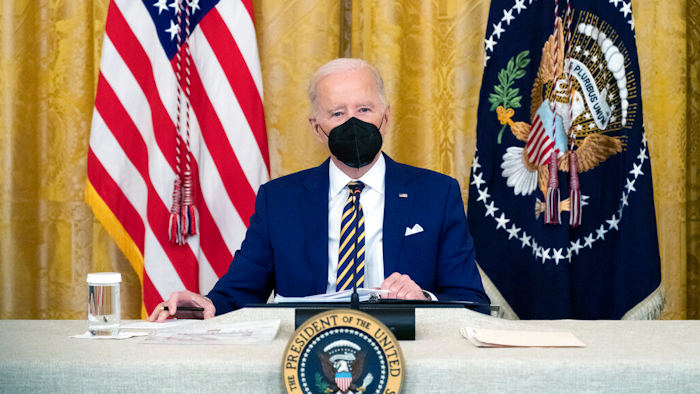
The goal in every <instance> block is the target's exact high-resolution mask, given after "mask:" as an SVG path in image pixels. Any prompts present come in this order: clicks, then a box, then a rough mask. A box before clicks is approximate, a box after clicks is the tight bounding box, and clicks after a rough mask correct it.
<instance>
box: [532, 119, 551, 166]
mask: <svg viewBox="0 0 700 394" xmlns="http://www.w3.org/2000/svg"><path fill="white" fill-rule="evenodd" d="M531 130H532V131H531V132H530V136H529V138H528V140H527V144H526V145H525V147H526V149H527V158H528V160H529V161H530V163H532V164H536V165H538V166H541V165H543V164H545V163H546V162H547V161H548V160H549V158H550V157H551V155H552V149H554V140H553V139H552V138H551V137H550V136H549V135H547V131H546V126H545V125H544V124H543V123H542V118H541V117H540V114H539V111H538V113H537V114H536V115H535V119H534V120H533V121H532V128H531ZM552 134H553V132H552Z"/></svg>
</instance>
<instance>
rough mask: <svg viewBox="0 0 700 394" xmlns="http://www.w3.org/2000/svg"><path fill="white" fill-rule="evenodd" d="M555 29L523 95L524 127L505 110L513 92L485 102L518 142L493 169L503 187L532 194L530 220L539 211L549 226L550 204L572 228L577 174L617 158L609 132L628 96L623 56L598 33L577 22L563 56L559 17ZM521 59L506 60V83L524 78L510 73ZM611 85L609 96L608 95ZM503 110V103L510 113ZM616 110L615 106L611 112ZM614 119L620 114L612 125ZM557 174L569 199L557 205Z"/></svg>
mask: <svg viewBox="0 0 700 394" xmlns="http://www.w3.org/2000/svg"><path fill="white" fill-rule="evenodd" d="M557 26H558V28H557V29H556V31H555V33H554V34H552V35H550V36H549V39H548V40H547V42H545V44H544V46H543V48H542V58H541V60H540V64H539V68H538V70H537V77H536V78H535V81H534V83H533V87H532V91H531V94H530V96H531V104H530V120H531V121H530V123H526V122H514V121H512V119H511V118H512V116H513V115H514V110H513V108H518V107H519V97H517V93H515V94H514V91H517V89H512V88H509V86H508V87H506V88H505V90H504V87H503V86H500V89H498V88H497V89H496V93H497V94H493V95H492V99H491V100H490V101H491V102H492V103H493V106H492V109H494V107H496V108H495V109H497V115H498V119H499V121H500V123H501V124H502V125H504V127H506V126H509V127H510V130H511V132H512V134H513V136H515V138H517V139H518V140H520V141H523V142H525V146H524V147H517V146H511V147H508V148H507V149H506V153H505V154H504V155H503V162H502V164H501V169H502V170H503V171H502V176H503V177H504V178H506V184H507V185H508V186H509V187H511V188H512V189H513V193H514V194H515V195H516V196H517V195H522V196H528V195H531V194H532V193H533V192H534V191H535V189H538V188H539V189H540V191H541V192H542V194H543V195H544V196H545V198H546V202H543V201H540V200H539V199H537V202H536V205H535V215H536V217H537V218H539V216H540V214H541V213H543V212H545V221H546V222H547V223H552V224H557V223H558V221H557V219H556V218H553V219H548V218H547V214H548V213H549V212H548V209H549V205H550V204H551V205H556V206H555V207H554V211H553V213H552V214H553V215H558V212H560V211H571V213H572V215H571V218H572V220H571V221H570V224H571V225H572V226H576V225H578V224H580V209H581V206H583V205H585V200H586V196H582V195H581V194H580V190H579V189H578V188H579V181H578V174H579V173H583V172H586V171H590V170H592V169H593V168H595V167H596V166H598V165H599V164H601V163H602V162H604V161H605V160H607V159H608V158H609V157H611V156H613V155H615V154H617V153H619V152H622V149H623V146H624V140H623V138H624V137H621V136H617V135H610V134H611V133H613V132H616V131H618V130H620V129H621V126H624V125H625V123H626V115H627V104H628V103H627V100H626V99H627V95H628V92H627V88H626V79H625V69H624V57H623V56H622V55H621V54H620V51H619V49H618V47H617V46H615V45H613V43H612V41H611V40H610V38H608V37H606V35H605V33H604V32H602V31H601V30H599V29H598V27H596V26H594V25H591V24H585V23H581V24H579V25H578V26H577V27H576V32H575V34H573V37H572V38H571V39H572V40H573V41H572V42H571V45H570V46H569V48H570V49H571V50H570V53H569V54H568V58H567V57H566V56H565V52H566V49H567V48H566V46H565V45H564V43H565V40H564V28H563V23H562V21H561V18H560V19H559V21H558V23H557ZM555 34H556V35H557V36H558V37H555ZM524 55H525V56H526V55H527V54H526V53H521V54H520V55H518V57H517V58H516V59H515V60H516V61H515V62H514V63H513V61H512V60H513V59H511V63H513V64H514V66H512V67H511V64H510V63H509V65H508V67H509V68H510V70H509V69H504V70H503V71H504V72H505V73H504V75H505V76H506V77H507V75H508V73H511V74H512V75H513V76H514V78H518V77H522V76H523V75H524V70H518V64H520V65H521V66H520V67H522V68H524V66H522V64H523V63H525V62H529V60H528V59H526V58H525V56H524ZM526 64H527V63H525V65H526ZM514 78H511V80H510V81H509V80H508V79H507V78H503V79H502V78H501V76H500V75H499V80H501V82H503V81H504V80H505V82H507V83H508V82H510V83H512V79H514ZM613 81H614V82H615V83H613V84H612V85H611V83H612V82H613ZM599 86H601V87H602V89H599ZM613 87H614V88H616V89H615V90H617V94H615V93H613ZM501 93H503V94H502V95H501ZM499 95H500V98H501V99H503V100H502V101H499ZM515 99H517V100H515ZM513 101H515V104H516V105H513ZM500 103H503V104H506V105H505V106H504V105H498V104H500ZM507 104H511V105H510V108H507V107H508V105H507ZM617 105H620V107H619V110H618V111H617V112H616V106H617ZM614 114H618V115H621V116H619V119H618V118H617V117H616V116H614ZM611 126H614V127H611ZM499 137H500V136H499ZM499 143H500V138H499ZM557 171H564V172H569V173H570V182H569V187H570V191H571V193H570V197H569V198H567V199H565V200H563V201H560V199H559V197H558V196H559V194H558V193H559V191H558V184H557V180H556V178H557ZM550 199H551V201H550ZM577 209H578V212H576V210H577ZM575 217H576V218H575ZM550 220H552V221H550Z"/></svg>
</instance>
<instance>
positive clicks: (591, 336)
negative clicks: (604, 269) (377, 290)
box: [0, 308, 700, 394]
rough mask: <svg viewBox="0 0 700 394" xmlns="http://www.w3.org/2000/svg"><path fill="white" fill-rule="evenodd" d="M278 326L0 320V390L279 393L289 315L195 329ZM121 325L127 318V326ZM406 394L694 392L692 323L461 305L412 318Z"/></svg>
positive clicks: (698, 375) (699, 377)
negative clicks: (498, 339)
mask: <svg viewBox="0 0 700 394" xmlns="http://www.w3.org/2000/svg"><path fill="white" fill-rule="evenodd" d="M269 319H281V321H282V323H281V326H280V330H279V332H278V333H277V336H276V338H275V340H274V341H272V342H271V343H266V344H262V345H244V346H241V345H165V344H148V343H146V342H145V341H144V339H145V338H144V337H136V338H130V339H125V340H85V339H74V338H69V336H70V335H75V334H80V333H84V332H85V331H86V329H87V322H86V321H78V320H0V392H2V393H16V392H27V393H38V392H64V393H138V392H178V393H217V392H221V393H258V394H259V393H283V392H284V388H283V386H282V379H281V368H282V355H283V353H284V349H285V345H286V344H287V341H288V340H289V338H290V337H291V335H292V333H293V332H294V311H293V310H291V309H284V308H251V309H243V310H239V311H235V312H232V313H229V314H226V315H222V316H218V317H216V318H214V319H210V320H205V321H201V322H196V323H193V324H200V325H203V326H208V325H211V326H215V325H217V324H228V323H234V322H247V321H259V320H269ZM127 323H128V322H127ZM466 326H470V327H475V328H491V329H505V330H529V331H532V330H540V331H568V332H571V333H573V334H574V335H575V336H576V337H578V338H579V339H580V340H581V341H583V342H584V343H586V345H587V346H586V347H585V348H477V347H475V346H474V345H473V344H472V343H471V342H470V341H468V340H467V339H465V338H463V337H462V336H461V334H460V327H466ZM400 345H401V348H402V350H403V355H404V359H405V381H404V390H403V392H404V393H416V394H417V393H420V394H428V393H448V392H454V393H467V392H474V393H486V392H494V393H506V392H517V393H527V392H532V393H549V392H560V393H561V392H592V393H595V392H655V393H664V392H668V393H680V392H700V321H578V320H555V321H510V320H504V319H500V318H496V317H491V316H486V315H482V314H479V313H476V312H472V311H469V310H466V309H432V308H430V309H418V310H416V339H415V341H400Z"/></svg>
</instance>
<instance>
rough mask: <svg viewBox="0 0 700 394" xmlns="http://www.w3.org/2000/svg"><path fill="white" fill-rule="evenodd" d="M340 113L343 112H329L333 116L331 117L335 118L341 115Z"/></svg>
mask: <svg viewBox="0 0 700 394" xmlns="http://www.w3.org/2000/svg"><path fill="white" fill-rule="evenodd" d="M342 115H343V113H342V112H340V111H336V112H333V113H332V114H331V117H333V118H337V117H339V116H342Z"/></svg>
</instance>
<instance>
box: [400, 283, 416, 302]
mask: <svg viewBox="0 0 700 394" xmlns="http://www.w3.org/2000/svg"><path fill="white" fill-rule="evenodd" d="M414 290H415V287H413V286H410V285H407V286H403V287H402V288H401V290H399V291H397V292H396V298H398V299H399V300H410V299H412V298H410V297H409V295H410V294H411V293H412V292H413V291H414Z"/></svg>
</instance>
